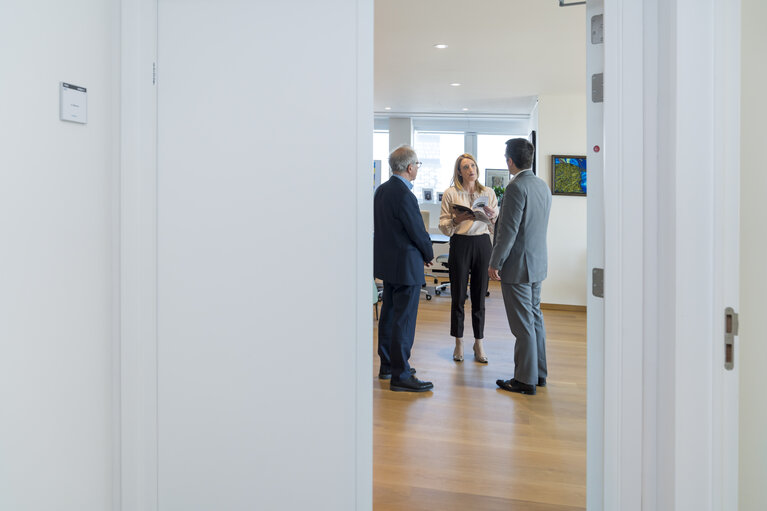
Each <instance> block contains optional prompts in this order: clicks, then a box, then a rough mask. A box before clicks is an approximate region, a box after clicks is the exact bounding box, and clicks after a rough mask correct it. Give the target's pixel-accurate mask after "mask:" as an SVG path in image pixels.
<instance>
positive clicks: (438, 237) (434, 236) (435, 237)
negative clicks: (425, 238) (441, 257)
mask: <svg viewBox="0 0 767 511" xmlns="http://www.w3.org/2000/svg"><path fill="white" fill-rule="evenodd" d="M429 238H431V242H432V243H438V244H442V243H447V242H449V241H450V236H445V235H444V234H438V233H432V232H430V233H429Z"/></svg>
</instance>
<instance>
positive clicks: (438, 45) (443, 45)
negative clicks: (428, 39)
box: [434, 43, 447, 50]
mask: <svg viewBox="0 0 767 511" xmlns="http://www.w3.org/2000/svg"><path fill="white" fill-rule="evenodd" d="M434 47H435V48H439V49H440V50H444V49H445V48H447V45H446V44H442V43H440V44H435V45H434Z"/></svg>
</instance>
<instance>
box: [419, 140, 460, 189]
mask: <svg viewBox="0 0 767 511" xmlns="http://www.w3.org/2000/svg"><path fill="white" fill-rule="evenodd" d="M463 138H464V134H463V133H438V132H428V131H416V132H415V133H414V136H413V139H414V144H413V145H414V149H415V152H416V153H418V159H419V160H421V162H422V163H423V165H422V166H421V168H420V169H419V170H418V177H416V180H415V182H414V183H413V193H415V195H416V197H418V200H423V190H424V188H431V189H432V190H433V194H434V200H435V201H436V200H437V197H438V194H439V193H440V192H444V191H445V190H446V189H447V188H448V187H449V186H450V183H451V181H452V179H453V166H454V165H455V159H456V158H457V157H458V155H460V154H462V153H463V147H464V140H463Z"/></svg>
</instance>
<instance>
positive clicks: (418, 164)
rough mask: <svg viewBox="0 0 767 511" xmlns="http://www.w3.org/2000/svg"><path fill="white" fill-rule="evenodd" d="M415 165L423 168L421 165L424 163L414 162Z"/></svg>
mask: <svg viewBox="0 0 767 511" xmlns="http://www.w3.org/2000/svg"><path fill="white" fill-rule="evenodd" d="M413 165H415V166H416V167H418V168H421V165H423V163H421V162H420V161H416V162H413Z"/></svg>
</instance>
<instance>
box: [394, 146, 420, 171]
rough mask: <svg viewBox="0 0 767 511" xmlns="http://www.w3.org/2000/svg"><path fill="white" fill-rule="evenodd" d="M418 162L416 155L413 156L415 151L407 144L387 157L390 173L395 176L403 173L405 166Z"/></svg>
mask: <svg viewBox="0 0 767 511" xmlns="http://www.w3.org/2000/svg"><path fill="white" fill-rule="evenodd" d="M417 162H418V155H417V154H415V149H413V148H412V147H410V146H409V145H407V144H403V145H401V146H399V147H398V148H396V149H395V150H394V151H392V152H391V154H390V155H389V167H390V168H391V171H392V172H396V173H397V174H399V173H402V172H405V171H406V170H407V166H408V165H411V164H415V163H417Z"/></svg>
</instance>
